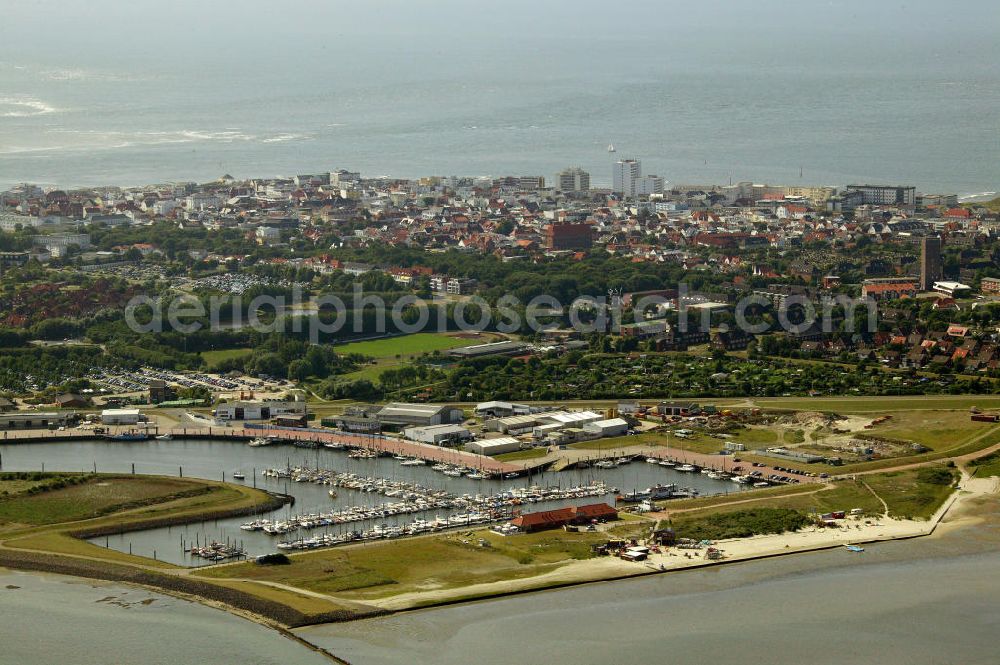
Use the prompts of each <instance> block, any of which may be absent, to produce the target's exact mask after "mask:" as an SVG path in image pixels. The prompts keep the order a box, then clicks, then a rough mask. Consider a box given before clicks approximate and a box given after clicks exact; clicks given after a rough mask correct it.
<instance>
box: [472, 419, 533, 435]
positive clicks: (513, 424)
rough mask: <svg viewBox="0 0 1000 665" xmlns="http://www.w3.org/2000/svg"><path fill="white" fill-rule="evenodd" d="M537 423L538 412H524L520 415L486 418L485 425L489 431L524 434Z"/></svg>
mask: <svg viewBox="0 0 1000 665" xmlns="http://www.w3.org/2000/svg"><path fill="white" fill-rule="evenodd" d="M538 423H539V419H538V414H535V415H532V414H525V415H520V416H507V417H506V418H494V419H493V420H487V421H486V424H485V427H486V429H487V430H488V431H491V432H503V433H504V434H524V433H525V432H530V431H531V430H532V428H533V427H534V426H535V425H537V424H538Z"/></svg>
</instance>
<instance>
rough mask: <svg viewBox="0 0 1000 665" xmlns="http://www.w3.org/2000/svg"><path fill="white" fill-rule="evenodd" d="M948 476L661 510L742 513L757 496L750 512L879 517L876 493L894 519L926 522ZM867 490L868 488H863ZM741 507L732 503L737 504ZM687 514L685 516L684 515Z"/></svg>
mask: <svg viewBox="0 0 1000 665" xmlns="http://www.w3.org/2000/svg"><path fill="white" fill-rule="evenodd" d="M949 474H950V471H948V470H947V469H946V467H945V466H944V465H943V464H942V465H938V466H932V467H927V468H921V469H907V470H904V471H892V472H887V473H875V474H869V475H864V476H858V477H857V480H850V479H843V480H838V481H835V482H833V483H832V484H831V485H830V486H829V487H824V488H822V489H819V491H813V490H814V489H815V488H814V487H810V486H805V485H800V486H796V487H794V488H793V487H781V488H773V489H765V490H760V491H759V492H758V491H757V490H753V491H751V492H743V493H739V494H732V495H729V496H727V497H705V498H701V499H688V500H684V501H672V502H668V503H667V504H665V505H664V506H663V508H664V509H665V510H667V511H668V512H673V511H687V510H691V512H692V513H693V514H696V515H702V514H708V513H720V512H721V513H724V512H731V511H739V510H745V509H746V508H747V506H748V504H746V503H745V501H746V500H747V499H752V498H754V497H760V500H759V501H754V502H753V503H752V504H749V505H752V506H753V507H767V508H791V509H793V510H798V511H800V512H804V513H817V514H822V513H829V512H833V511H837V510H843V511H850V510H852V509H854V508H860V509H861V510H863V511H864V512H865V514H866V515H882V514H883V513H884V512H885V508H884V507H883V506H882V502H881V501H879V500H878V498H877V497H876V496H875V494H873V493H872V492H873V491H874V492H875V493H876V494H878V496H879V497H881V498H882V499H883V500H884V501H885V502H886V505H888V506H889V514H890V516H893V517H913V518H918V519H926V518H928V517H930V516H931V515H933V514H934V511H936V510H937V509H938V508H939V507H940V506H941V504H942V503H943V502H944V500H945V499H946V498H947V497H948V495H949V494H951V491H952V490H951V481H950V480H949V479H950V478H951V476H950V475H949ZM866 484H867V485H868V487H871V489H868V487H866V486H865V485H866ZM740 501H742V502H744V503H736V502H740ZM684 514H686V513H684Z"/></svg>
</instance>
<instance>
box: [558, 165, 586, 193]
mask: <svg viewBox="0 0 1000 665" xmlns="http://www.w3.org/2000/svg"><path fill="white" fill-rule="evenodd" d="M556 187H557V188H558V190H559V191H560V192H586V191H588V190H589V189H590V174H589V173H587V172H586V171H584V170H583V169H581V168H580V167H579V166H573V167H570V168H567V169H563V170H562V171H560V172H559V173H557V174H556Z"/></svg>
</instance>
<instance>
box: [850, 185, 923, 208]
mask: <svg viewBox="0 0 1000 665" xmlns="http://www.w3.org/2000/svg"><path fill="white" fill-rule="evenodd" d="M846 191H847V193H848V194H851V193H856V194H860V195H861V203H862V205H878V206H909V207H913V206H915V205H916V203H917V188H916V187H908V186H897V185H848V186H847V189H846Z"/></svg>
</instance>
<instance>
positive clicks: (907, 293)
mask: <svg viewBox="0 0 1000 665" xmlns="http://www.w3.org/2000/svg"><path fill="white" fill-rule="evenodd" d="M918 286H919V285H918V284H917V280H915V279H893V278H887V279H866V280H865V281H863V282H862V283H861V297H862V298H863V299H868V298H871V299H872V300H899V299H900V298H903V297H907V298H913V297H914V296H916V295H917V287H918Z"/></svg>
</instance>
